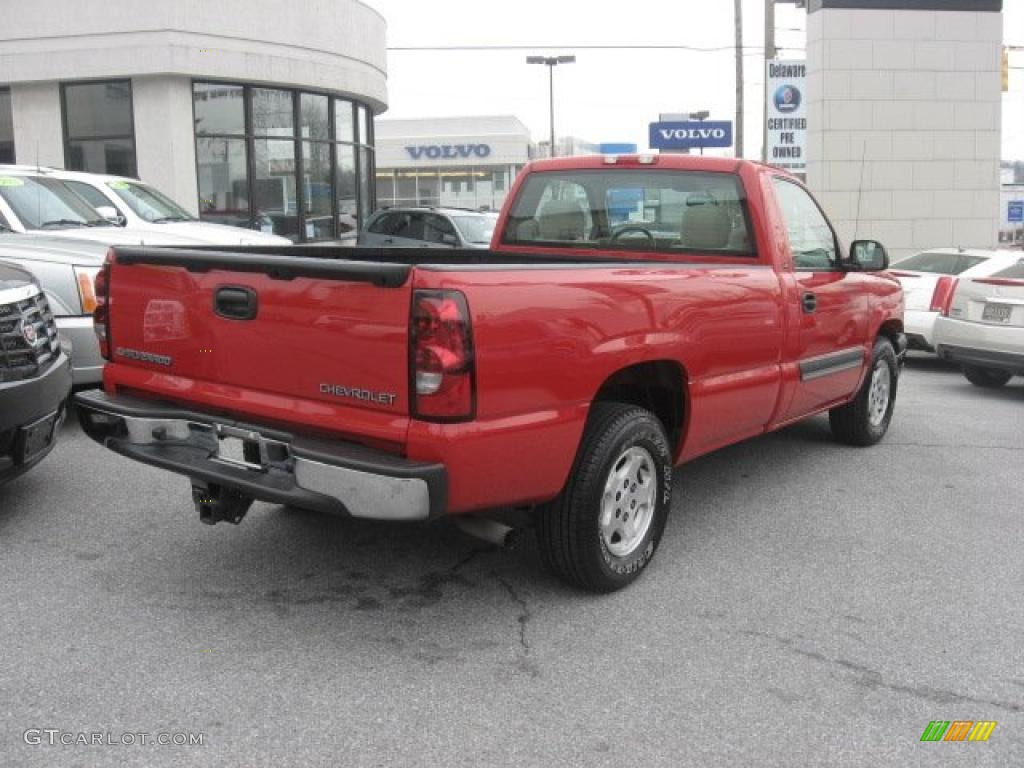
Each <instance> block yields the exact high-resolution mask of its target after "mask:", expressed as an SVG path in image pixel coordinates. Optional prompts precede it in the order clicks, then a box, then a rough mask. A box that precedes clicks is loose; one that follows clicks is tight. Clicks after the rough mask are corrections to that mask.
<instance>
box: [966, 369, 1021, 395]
mask: <svg viewBox="0 0 1024 768" xmlns="http://www.w3.org/2000/svg"><path fill="white" fill-rule="evenodd" d="M962 369H963V372H964V376H966V377H967V380H968V381H969V382H971V384H973V385H974V386H976V387H985V388H986V389H998V388H999V387H1002V386H1004V385H1005V384H1006V382H1008V381H1009V380H1010V379H1012V378H1013V374H1012V373H1010V372H1009V371H1003V370H1000V369H999V368H982V367H980V366H977V365H965V366H962Z"/></svg>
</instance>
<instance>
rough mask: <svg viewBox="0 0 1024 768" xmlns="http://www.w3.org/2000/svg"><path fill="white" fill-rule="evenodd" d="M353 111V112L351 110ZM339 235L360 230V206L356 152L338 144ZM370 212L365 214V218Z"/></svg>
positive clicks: (349, 146) (348, 146)
mask: <svg viewBox="0 0 1024 768" xmlns="http://www.w3.org/2000/svg"><path fill="white" fill-rule="evenodd" d="M350 111H351V110H350ZM335 151H336V152H337V157H338V160H337V163H338V176H337V185H338V234H339V235H344V234H347V233H349V232H355V231H357V230H358V228H359V204H358V201H357V200H356V187H357V184H356V152H355V148H354V147H353V146H352V145H350V144H338V145H337V147H336V149H335ZM368 215H369V211H366V212H364V214H363V216H364V218H365V217H366V216H368Z"/></svg>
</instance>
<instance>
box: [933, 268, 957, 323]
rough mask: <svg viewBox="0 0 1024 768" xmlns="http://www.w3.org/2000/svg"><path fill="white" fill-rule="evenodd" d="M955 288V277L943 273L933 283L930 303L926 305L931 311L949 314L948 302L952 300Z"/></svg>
mask: <svg viewBox="0 0 1024 768" xmlns="http://www.w3.org/2000/svg"><path fill="white" fill-rule="evenodd" d="M955 290H956V278H955V277H950V276H949V275H943V276H942V277H940V278H939V279H938V281H937V282H936V283H935V290H934V291H933V292H932V303H931V305H930V306H929V307H928V309H929V311H931V312H941V313H942V314H943V315H948V314H949V303H950V302H951V301H953V292H954V291H955Z"/></svg>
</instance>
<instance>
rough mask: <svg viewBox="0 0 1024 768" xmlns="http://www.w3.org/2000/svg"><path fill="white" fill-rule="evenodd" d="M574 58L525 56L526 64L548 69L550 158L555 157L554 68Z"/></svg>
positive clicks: (573, 60) (571, 61)
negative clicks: (542, 66)
mask: <svg viewBox="0 0 1024 768" xmlns="http://www.w3.org/2000/svg"><path fill="white" fill-rule="evenodd" d="M575 61H576V57H575V56H527V57H526V63H527V64H544V65H545V66H546V67H547V68H548V99H549V101H550V117H551V157H554V156H555V74H554V73H555V67H557V66H558V65H559V64H573V63H574V62H575Z"/></svg>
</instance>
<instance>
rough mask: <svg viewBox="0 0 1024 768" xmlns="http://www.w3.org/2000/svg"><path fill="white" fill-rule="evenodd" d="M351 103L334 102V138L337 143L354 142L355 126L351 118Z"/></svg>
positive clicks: (336, 100) (339, 100)
mask: <svg viewBox="0 0 1024 768" xmlns="http://www.w3.org/2000/svg"><path fill="white" fill-rule="evenodd" d="M352 109H353V107H352V102H350V101H345V100H344V99H335V100H334V137H335V138H336V139H337V140H338V141H348V142H353V143H354V142H355V140H356V127H355V126H356V124H355V120H354V118H353V117H352Z"/></svg>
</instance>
